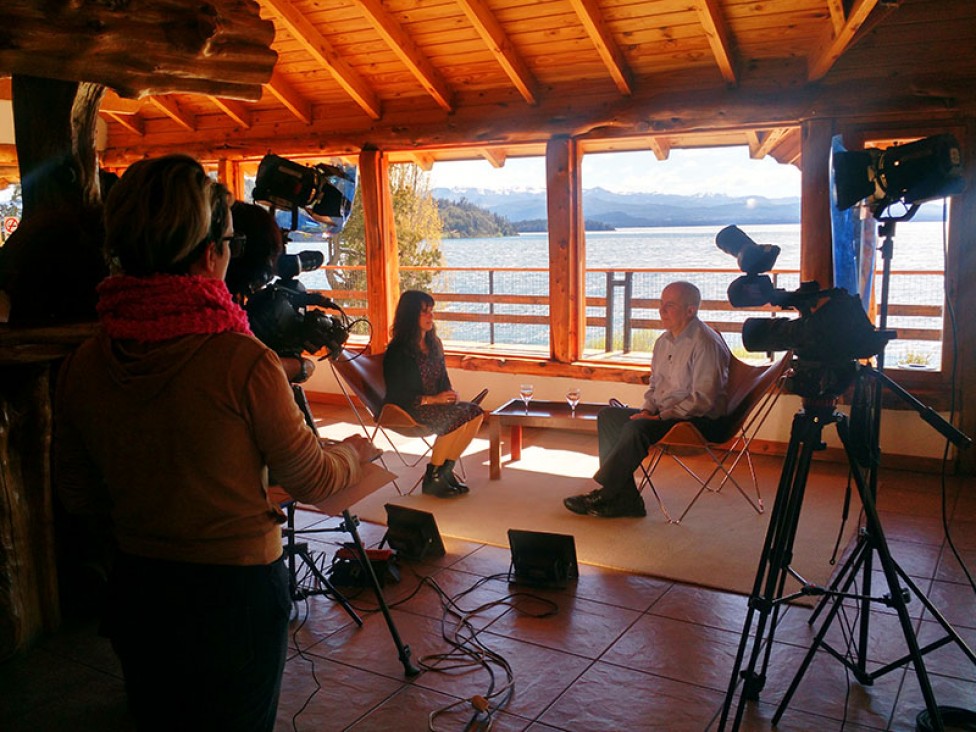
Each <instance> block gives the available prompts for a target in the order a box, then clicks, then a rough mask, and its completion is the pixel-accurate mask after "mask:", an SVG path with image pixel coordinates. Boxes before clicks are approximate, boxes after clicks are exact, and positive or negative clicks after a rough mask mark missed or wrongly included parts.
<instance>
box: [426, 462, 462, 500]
mask: <svg viewBox="0 0 976 732" xmlns="http://www.w3.org/2000/svg"><path fill="white" fill-rule="evenodd" d="M420 490H421V492H422V493H426V494H427V495H428V496H437V497H438V498H453V497H454V496H459V495H461V493H460V492H459V491H458V490H457V489H456V488H454V486H452V485H451V484H450V483H448V482H447V479H446V478H445V477H444V476H443V475H442V474H441V466H440V465H431V464H430V463H428V464H427V472H426V473H424V481H423V483H422V484H421V486H420Z"/></svg>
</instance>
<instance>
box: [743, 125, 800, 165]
mask: <svg viewBox="0 0 976 732" xmlns="http://www.w3.org/2000/svg"><path fill="white" fill-rule="evenodd" d="M791 130H792V128H790V127H777V128H776V129H772V130H768V131H762V130H750V131H749V132H748V139H749V157H750V158H753V159H754V160H761V159H762V158H764V157H766V156H767V155H769V152H770V151H771V150H772V149H773V148H774V147H776V146H777V145H778V144H779V143H780V141H781V140H782V139H783V138H784V137H785V136H786V135H787V134H789V132H790V131H791Z"/></svg>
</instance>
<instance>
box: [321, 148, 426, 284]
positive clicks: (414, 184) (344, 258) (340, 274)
mask: <svg viewBox="0 0 976 732" xmlns="http://www.w3.org/2000/svg"><path fill="white" fill-rule="evenodd" d="M390 194H391V198H392V201H393V221H394V225H395V226H396V237H397V247H398V249H399V254H400V266H401V267H439V266H441V265H442V264H443V261H444V257H443V254H442V253H441V249H440V245H441V220H440V216H439V215H438V213H437V204H436V202H435V201H434V198H433V196H432V195H431V191H430V176H429V175H428V174H427V173H425V172H424V171H423V170H421V169H420V167H418V166H416V165H412V164H402V165H391V166H390ZM365 263H366V238H365V232H364V220H363V204H362V198H361V196H360V191H359V190H358V189H357V191H356V199H355V201H353V207H352V212H351V213H350V215H349V219H348V220H347V221H346V225H345V226H344V227H343V229H342V231H341V232H340V233H339V235H338V236H335V237H332V239H331V240H330V242H329V261H328V264H330V265H339V266H355V265H363V264H365ZM327 276H328V278H329V284H330V285H331V286H332V287H333V288H335V289H342V290H345V289H349V290H365V289H366V274H365V272H363V271H362V270H352V271H349V270H345V271H336V270H329V271H328V274H327ZM433 278H434V276H433V274H432V273H430V272H403V271H401V272H400V289H401V291H403V290H426V289H429V288H430V284H431V282H432V281H433Z"/></svg>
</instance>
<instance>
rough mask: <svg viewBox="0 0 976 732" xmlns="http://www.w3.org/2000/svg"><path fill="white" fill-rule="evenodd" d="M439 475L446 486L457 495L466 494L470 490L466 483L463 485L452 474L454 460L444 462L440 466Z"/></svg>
mask: <svg viewBox="0 0 976 732" xmlns="http://www.w3.org/2000/svg"><path fill="white" fill-rule="evenodd" d="M440 474H441V475H442V476H444V479H445V480H446V481H447V484H448V485H449V486H451V487H452V488H453V489H454V490H456V491H457V492H458V493H467V492H468V491H469V490H471V489H470V488H468V486H467V484H466V483H463V482H462V481H461V479H460V478H458V477H457V476H456V475H455V474H454V460H445V461H444V464H443V465H442V466H441V469H440Z"/></svg>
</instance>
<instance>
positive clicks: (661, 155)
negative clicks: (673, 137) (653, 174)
mask: <svg viewBox="0 0 976 732" xmlns="http://www.w3.org/2000/svg"><path fill="white" fill-rule="evenodd" d="M647 147H648V148H650V150H651V152H652V153H654V157H655V158H657V159H658V160H661V161H664V160H667V159H668V157H669V156H670V155H671V141H670V140H668V139H666V138H664V137H649V138H647Z"/></svg>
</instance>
